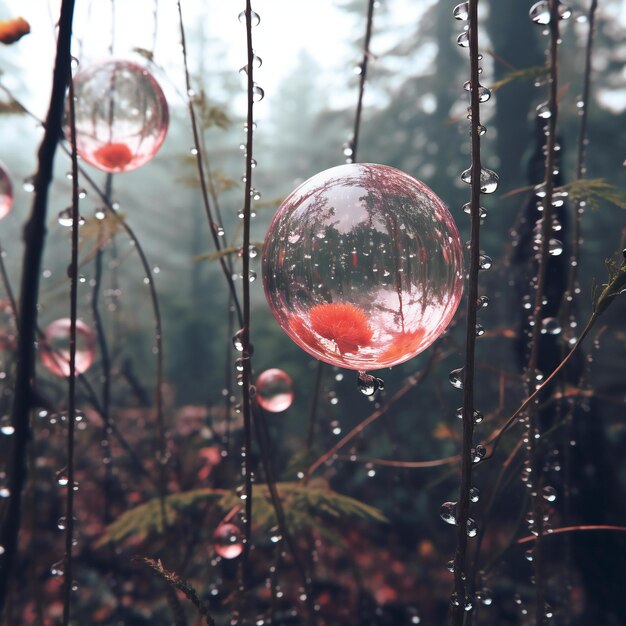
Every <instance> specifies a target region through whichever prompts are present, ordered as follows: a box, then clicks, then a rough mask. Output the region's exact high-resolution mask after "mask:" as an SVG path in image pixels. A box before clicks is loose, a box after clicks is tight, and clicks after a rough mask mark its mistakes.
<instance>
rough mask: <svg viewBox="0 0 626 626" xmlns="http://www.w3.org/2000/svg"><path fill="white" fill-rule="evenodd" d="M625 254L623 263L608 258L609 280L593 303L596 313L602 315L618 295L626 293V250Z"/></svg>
mask: <svg viewBox="0 0 626 626" xmlns="http://www.w3.org/2000/svg"><path fill="white" fill-rule="evenodd" d="M623 255H624V260H623V261H622V262H621V263H619V262H617V261H615V260H614V259H607V260H606V265H607V269H608V272H609V282H608V283H606V284H605V285H604V289H603V291H602V292H601V293H600V295H599V296H598V298H597V299H596V301H595V302H594V304H593V312H594V315H602V313H604V311H606V310H607V308H608V307H609V306H610V305H611V304H612V303H613V300H615V298H616V297H617V296H620V295H622V294H624V293H626V250H624V252H623Z"/></svg>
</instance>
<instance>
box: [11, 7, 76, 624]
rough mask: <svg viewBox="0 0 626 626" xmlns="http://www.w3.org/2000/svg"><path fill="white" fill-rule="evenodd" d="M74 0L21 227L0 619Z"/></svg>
mask: <svg viewBox="0 0 626 626" xmlns="http://www.w3.org/2000/svg"><path fill="white" fill-rule="evenodd" d="M73 16H74V0H63V2H62V3H61V13H60V17H59V22H58V26H59V28H58V38H57V51H56V60H55V65H54V74H53V81H52V93H51V96H50V106H49V108H48V113H47V116H46V124H45V132H44V137H43V140H42V142H41V146H40V148H39V153H38V162H39V166H38V170H37V176H36V178H35V189H34V194H35V195H34V198H33V204H32V209H31V215H30V218H29V220H28V222H27V223H26V226H25V228H24V261H23V264H22V279H21V285H20V306H19V321H18V324H17V326H18V328H19V331H20V332H19V336H18V344H17V368H16V374H15V390H14V395H13V406H12V408H11V424H12V426H13V428H14V429H15V430H14V436H13V449H12V451H11V458H10V461H9V465H8V467H9V468H10V485H9V486H10V494H11V495H10V497H9V502H8V504H7V508H6V510H5V516H4V519H3V520H2V527H1V528H0V545H1V546H3V548H4V550H5V551H4V554H3V555H2V567H0V617H1V615H2V613H3V610H4V606H5V603H6V598H7V592H8V587H9V582H10V580H11V571H12V568H13V563H14V560H15V557H16V554H17V547H18V545H17V544H18V533H19V529H20V523H21V508H22V491H23V488H24V485H25V483H26V479H27V465H26V463H27V457H28V455H27V450H26V448H27V445H28V440H29V439H30V424H29V415H30V410H31V407H32V388H33V382H34V381H33V379H34V371H35V329H36V327H37V301H38V298H39V277H40V275H41V259H42V255H43V249H44V244H45V236H46V214H47V208H48V191H49V187H50V183H51V181H52V176H53V165H54V155H55V153H56V149H57V145H58V143H59V139H60V137H61V125H62V120H63V105H64V102H65V90H66V87H67V84H68V80H69V76H70V67H71V54H70V44H71V40H72V20H73Z"/></svg>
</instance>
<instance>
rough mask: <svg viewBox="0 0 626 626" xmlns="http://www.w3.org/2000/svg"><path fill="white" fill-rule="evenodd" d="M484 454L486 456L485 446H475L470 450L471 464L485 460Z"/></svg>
mask: <svg viewBox="0 0 626 626" xmlns="http://www.w3.org/2000/svg"><path fill="white" fill-rule="evenodd" d="M486 454H487V449H486V448H485V446H481V445H477V446H476V447H475V448H472V450H471V455H472V462H473V463H479V462H480V461H482V460H483V459H484V458H485V455H486Z"/></svg>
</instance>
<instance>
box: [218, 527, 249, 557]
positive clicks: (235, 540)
mask: <svg viewBox="0 0 626 626" xmlns="http://www.w3.org/2000/svg"><path fill="white" fill-rule="evenodd" d="M213 545H214V547H215V552H216V554H217V555H218V556H221V557H222V558H223V559H236V558H237V557H238V556H239V555H240V554H241V553H242V552H243V538H242V536H241V531H240V530H239V528H237V526H235V525H234V524H220V525H219V526H218V528H217V530H216V531H215V533H214V535H213Z"/></svg>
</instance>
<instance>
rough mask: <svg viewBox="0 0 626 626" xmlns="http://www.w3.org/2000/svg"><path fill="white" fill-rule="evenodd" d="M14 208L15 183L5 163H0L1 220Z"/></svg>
mask: <svg viewBox="0 0 626 626" xmlns="http://www.w3.org/2000/svg"><path fill="white" fill-rule="evenodd" d="M12 208H13V183H12V182H11V178H10V177H9V173H8V172H7V169H6V167H5V166H4V163H2V161H0V220H1V219H2V218H3V217H6V216H7V215H8V214H9V213H10V212H11V209H12Z"/></svg>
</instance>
